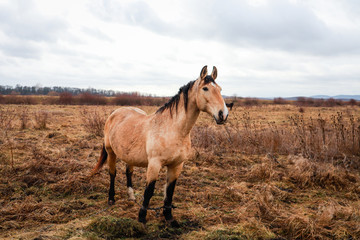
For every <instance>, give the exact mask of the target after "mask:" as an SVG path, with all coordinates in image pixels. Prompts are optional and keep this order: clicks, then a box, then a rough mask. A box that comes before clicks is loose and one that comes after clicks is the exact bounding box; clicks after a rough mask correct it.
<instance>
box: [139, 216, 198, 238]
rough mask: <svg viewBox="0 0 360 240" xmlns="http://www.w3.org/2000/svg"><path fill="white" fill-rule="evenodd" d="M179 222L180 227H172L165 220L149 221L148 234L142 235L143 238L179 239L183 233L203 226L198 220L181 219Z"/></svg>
mask: <svg viewBox="0 0 360 240" xmlns="http://www.w3.org/2000/svg"><path fill="white" fill-rule="evenodd" d="M178 223H179V225H180V227H178V228H173V227H170V226H169V225H168V224H166V223H165V222H154V223H148V224H147V228H148V234H147V235H146V236H144V237H142V239H144V240H145V239H174V238H175V239H177V238H179V236H181V235H183V234H186V233H188V232H191V231H195V230H199V229H200V228H201V224H200V223H199V222H197V221H191V220H187V219H184V220H179V221H178Z"/></svg>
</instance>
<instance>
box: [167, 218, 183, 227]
mask: <svg viewBox="0 0 360 240" xmlns="http://www.w3.org/2000/svg"><path fill="white" fill-rule="evenodd" d="M166 222H167V223H168V224H169V225H170V227H173V228H179V227H180V224H179V223H178V221H176V220H175V219H172V220H169V221H166Z"/></svg>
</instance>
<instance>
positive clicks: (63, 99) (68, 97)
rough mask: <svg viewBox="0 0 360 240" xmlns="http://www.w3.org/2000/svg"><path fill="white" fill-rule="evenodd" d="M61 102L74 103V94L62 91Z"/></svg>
mask: <svg viewBox="0 0 360 240" xmlns="http://www.w3.org/2000/svg"><path fill="white" fill-rule="evenodd" d="M59 104H65V105H69V104H74V103H73V95H72V94H71V93H69V92H63V93H60V96H59Z"/></svg>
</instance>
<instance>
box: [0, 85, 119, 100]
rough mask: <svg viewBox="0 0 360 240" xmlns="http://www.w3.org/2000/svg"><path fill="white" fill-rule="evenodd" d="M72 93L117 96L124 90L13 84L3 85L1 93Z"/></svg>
mask: <svg viewBox="0 0 360 240" xmlns="http://www.w3.org/2000/svg"><path fill="white" fill-rule="evenodd" d="M65 92H66V93H70V94H71V95H73V96H77V95H80V94H83V93H90V94H92V95H101V96H107V97H111V96H115V95H117V94H122V93H124V92H120V91H113V90H102V89H95V88H86V89H85V88H72V87H58V86H55V87H40V86H32V87H29V86H21V85H19V84H17V85H16V86H15V87H13V86H1V85H0V94H2V95H59V94H60V93H65Z"/></svg>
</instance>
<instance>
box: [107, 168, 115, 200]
mask: <svg viewBox="0 0 360 240" xmlns="http://www.w3.org/2000/svg"><path fill="white" fill-rule="evenodd" d="M115 177H116V171H115V172H114V174H112V173H110V189H109V200H108V204H109V205H113V204H114V203H115V198H114V196H115Z"/></svg>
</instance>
